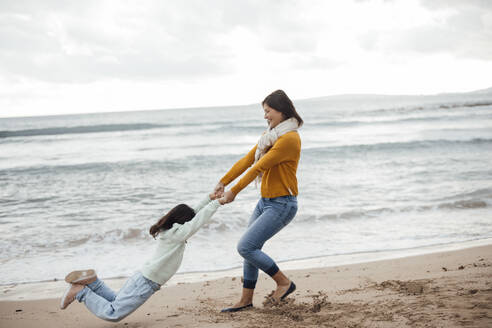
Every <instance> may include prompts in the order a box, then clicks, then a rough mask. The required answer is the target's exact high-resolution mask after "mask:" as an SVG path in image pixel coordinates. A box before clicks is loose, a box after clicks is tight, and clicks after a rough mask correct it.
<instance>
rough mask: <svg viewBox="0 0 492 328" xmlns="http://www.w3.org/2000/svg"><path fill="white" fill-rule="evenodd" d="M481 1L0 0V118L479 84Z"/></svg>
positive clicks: (487, 27)
mask: <svg viewBox="0 0 492 328" xmlns="http://www.w3.org/2000/svg"><path fill="white" fill-rule="evenodd" d="M491 76H492V1H488V0H393V1H391V0H386V1H382V0H381V1H376V0H375V1H372V0H352V1H351V0H336V1H334V0H331V1H325V0H310V1H302V0H299V1H296V0H289V1H280V0H275V1H273V0H271V1H267V0H257V1H256V0H251V1H230V0H203V1H197V0H191V1H190V0H186V1H157V0H156V1H147V0H143V1H121V0H115V1H103V0H94V1H91V0H84V1H79V0H76V1H67V0H65V1H64V0H59V1H56V0H42V1H38V0H32V1H23V0H1V1H0V116H4V117H5V116H25V115H49V114H59V113H66V114H69V113H81V112H97V111H123V110H140V109H160V108H177V107H202V106H213V105H236V104H250V103H258V102H260V101H261V100H262V99H263V98H264V97H265V96H266V95H267V94H268V93H270V92H271V91H273V90H275V89H279V88H281V89H284V90H285V91H286V92H287V94H289V95H290V96H291V98H294V99H300V98H308V97H315V96H327V95H333V94H340V93H379V94H431V93H438V92H454V91H470V90H475V89H481V88H487V87H491V86H492V78H491Z"/></svg>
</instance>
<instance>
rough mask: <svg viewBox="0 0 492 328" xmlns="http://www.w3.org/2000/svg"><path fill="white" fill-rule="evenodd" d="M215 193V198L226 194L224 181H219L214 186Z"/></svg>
mask: <svg viewBox="0 0 492 328" xmlns="http://www.w3.org/2000/svg"><path fill="white" fill-rule="evenodd" d="M214 194H215V198H219V197H223V196H224V184H223V183H222V182H219V183H217V185H216V186H215V188H214Z"/></svg>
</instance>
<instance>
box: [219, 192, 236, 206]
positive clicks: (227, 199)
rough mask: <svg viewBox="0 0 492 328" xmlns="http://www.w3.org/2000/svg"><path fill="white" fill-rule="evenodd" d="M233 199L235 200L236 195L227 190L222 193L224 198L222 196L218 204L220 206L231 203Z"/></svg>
mask: <svg viewBox="0 0 492 328" xmlns="http://www.w3.org/2000/svg"><path fill="white" fill-rule="evenodd" d="M234 198H236V194H235V193H233V192H232V191H230V190H229V191H226V192H225V193H224V196H222V198H220V199H219V203H220V205H225V204H228V203H232V202H233V201H234Z"/></svg>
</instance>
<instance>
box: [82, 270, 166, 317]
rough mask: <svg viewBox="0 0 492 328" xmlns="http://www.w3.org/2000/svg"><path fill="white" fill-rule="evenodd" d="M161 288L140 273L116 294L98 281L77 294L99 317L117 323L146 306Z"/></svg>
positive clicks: (132, 277)
mask: <svg viewBox="0 0 492 328" xmlns="http://www.w3.org/2000/svg"><path fill="white" fill-rule="evenodd" d="M160 288H161V286H160V285H159V284H158V283H156V282H153V281H152V280H149V279H147V278H145V277H144V276H142V274H141V273H140V272H137V273H135V274H134V275H133V276H131V277H130V278H129V279H128V280H127V281H126V283H125V285H124V286H123V287H121V289H120V291H119V292H118V293H117V294H116V293H115V292H113V291H112V290H111V289H110V288H109V287H108V286H106V284H105V283H104V282H103V281H102V280H99V279H97V280H96V281H94V282H93V283H90V284H88V285H87V286H85V288H84V289H83V290H81V291H80V292H79V293H77V296H76V298H77V300H78V301H79V302H84V303H85V306H86V307H87V308H88V309H89V311H91V312H92V313H94V314H95V315H96V316H97V317H99V318H101V319H104V320H107V321H113V322H117V321H120V320H121V319H123V318H125V317H126V316H127V315H129V314H130V313H132V312H133V311H135V310H136V309H137V308H138V307H139V306H140V305H142V304H144V303H145V301H146V300H148V299H149V297H150V296H152V294H154V293H155V292H156V291H158V290H159V289H160Z"/></svg>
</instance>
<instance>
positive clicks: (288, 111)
mask: <svg viewBox="0 0 492 328" xmlns="http://www.w3.org/2000/svg"><path fill="white" fill-rule="evenodd" d="M261 104H262V105H265V104H267V105H268V107H270V108H273V109H275V110H276V111H277V112H281V113H282V114H284V118H285V119H289V118H291V117H295V118H296V120H297V122H298V123H299V127H300V126H301V125H302V124H303V123H304V121H303V120H302V118H301V116H300V115H299V114H298V113H297V111H296V108H295V107H294V104H293V103H292V100H290V98H289V97H288V96H287V94H286V93H285V92H284V91H283V90H276V91H273V92H272V93H271V94H269V95H268V96H266V98H265V99H264V100H263V102H262V103H261Z"/></svg>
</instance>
